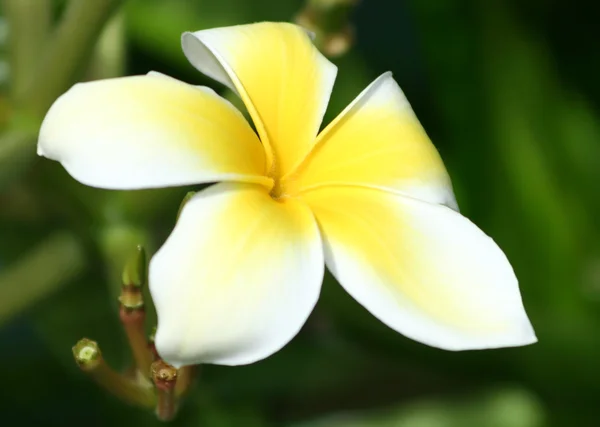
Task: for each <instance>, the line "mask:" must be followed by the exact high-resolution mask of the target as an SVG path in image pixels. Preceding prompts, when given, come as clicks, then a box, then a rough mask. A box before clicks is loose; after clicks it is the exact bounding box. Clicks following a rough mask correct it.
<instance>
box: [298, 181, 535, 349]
mask: <svg viewBox="0 0 600 427" xmlns="http://www.w3.org/2000/svg"><path fill="white" fill-rule="evenodd" d="M303 199H304V200H305V201H306V202H307V203H308V204H309V205H310V206H311V207H312V208H313V210H314V213H315V215H316V218H317V221H318V223H319V226H320V227H321V230H322V233H323V239H324V241H325V259H326V263H327V267H328V268H329V269H330V270H331V272H332V273H333V274H334V275H335V277H336V278H337V279H338V281H339V282H340V284H341V285H342V286H343V287H344V288H345V289H346V290H347V291H348V292H349V293H350V294H351V295H352V296H353V297H354V298H355V299H356V300H357V301H358V302H359V303H361V304H362V305H363V306H364V307H365V308H367V310H369V311H370V312H371V313H372V314H373V315H374V316H376V317H377V318H379V319H380V320H381V321H382V322H384V323H385V324H387V325H388V326H389V327H391V328H393V329H395V330H396V331H398V332H400V333H402V334H404V335H406V336H407V337H409V338H412V339H414V340H417V341H420V342H422V343H425V344H428V345H431V346H434V347H440V348H443V349H447V350H468V349H482V348H494V347H509V346H520V345H526V344H531V343H533V342H535V341H536V337H535V334H534V332H533V329H532V327H531V324H530V323H529V320H528V318H527V315H526V313H525V310H524V308H523V304H522V301H521V296H520V293H519V286H518V283H517V279H516V277H515V275H514V273H513V270H512V268H511V266H510V264H509V263H508V261H507V259H506V257H505V256H504V254H503V253H502V251H501V250H500V248H498V246H497V245H496V244H495V243H494V241H493V240H492V239H490V238H489V237H488V236H486V235H485V234H484V233H483V232H482V231H481V230H479V229H478V228H477V227H476V226H475V225H474V224H472V223H471V222H470V221H469V220H467V219H466V218H465V217H463V216H461V215H460V214H459V213H457V212H455V211H453V210H451V209H449V208H447V207H445V206H441V205H436V204H430V203H426V202H422V201H419V200H416V199H411V198H409V197H405V196H401V195H398V194H394V193H390V192H385V191H382V190H377V189H365V188H357V187H322V188H319V189H315V190H312V191H309V192H306V193H305V194H304V195H303Z"/></svg>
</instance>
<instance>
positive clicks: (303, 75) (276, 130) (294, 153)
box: [182, 22, 337, 175]
mask: <svg viewBox="0 0 600 427" xmlns="http://www.w3.org/2000/svg"><path fill="white" fill-rule="evenodd" d="M182 45H183V51H184V53H185V55H186V56H187V58H188V59H189V60H190V62H191V63H192V65H194V67H196V68H197V69H198V70H200V71H201V72H202V73H204V74H206V75H208V76H210V77H212V78H214V79H215V80H217V81H219V82H221V83H223V84H225V85H227V86H229V87H230V88H231V89H233V90H234V91H236V92H237V93H238V94H239V95H240V96H241V98H242V100H243V101H244V103H245V104H246V107H247V108H248V111H249V112H250V115H251V116H252V119H253V120H254V123H255V125H256V128H257V130H258V133H259V135H260V137H261V140H262V142H263V144H265V146H266V147H267V150H268V155H269V161H270V163H269V167H273V168H274V170H273V173H275V174H278V175H283V174H285V173H287V172H288V171H289V170H291V169H292V167H294V166H295V165H296V164H297V163H299V162H300V160H301V159H302V158H303V157H304V156H305V155H306V153H307V152H308V151H309V150H310V148H311V147H312V145H313V144H314V141H315V137H316V135H317V132H318V131H319V126H320V124H321V120H322V119H323V114H324V113H325V109H326V108H327V103H328V102H329V95H330V94H331V90H332V88H333V83H334V80H335V76H336V73H337V68H336V67H335V65H333V64H332V63H331V62H329V61H328V60H327V59H326V58H325V57H324V56H323V55H321V53H319V51H318V50H317V49H316V48H315V47H314V46H313V44H312V42H311V40H310V37H309V35H308V34H307V33H306V31H305V30H304V29H302V28H301V27H298V26H296V25H293V24H286V23H270V22H263V23H257V24H250V25H239V26H234V27H225V28H216V29H210V30H203V31H198V32H195V33H185V34H184V35H183V37H182Z"/></svg>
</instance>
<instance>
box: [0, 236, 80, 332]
mask: <svg viewBox="0 0 600 427" xmlns="http://www.w3.org/2000/svg"><path fill="white" fill-rule="evenodd" d="M84 265H85V258H84V251H83V248H82V247H81V244H80V243H79V241H78V240H77V239H76V238H75V237H74V236H73V235H71V234H67V233H64V232H61V233H57V234H54V235H52V236H50V237H49V238H47V239H46V240H45V241H43V242H42V243H40V244H39V245H38V246H37V247H36V248H34V249H33V250H32V251H31V252H30V253H28V254H26V255H25V256H24V257H23V258H21V259H20V260H18V261H17V262H16V263H14V264H12V265H11V266H10V267H9V268H8V269H5V270H3V271H2V273H1V274H0V324H2V323H3V322H4V321H6V320H8V319H9V318H11V317H12V316H13V315H15V314H17V313H19V312H21V311H22V310H23V309H25V308H27V307H28V306H30V305H32V304H34V303H35V302H37V301H40V300H42V299H44V298H45V297H47V296H48V295H50V294H51V293H52V292H54V291H56V290H58V289H60V288H61V287H62V286H64V285H65V284H66V283H68V282H69V281H70V280H71V279H73V278H74V277H75V276H77V275H78V274H79V273H80V272H81V271H82V270H83V268H84Z"/></svg>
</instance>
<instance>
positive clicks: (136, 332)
mask: <svg viewBox="0 0 600 427" xmlns="http://www.w3.org/2000/svg"><path fill="white" fill-rule="evenodd" d="M145 277H146V254H145V251H144V248H142V247H141V246H138V247H137V250H136V252H135V254H134V255H133V256H132V257H131V259H130V260H129V261H128V263H127V265H126V266H125V268H124V270H123V284H122V286H121V296H120V297H119V302H120V303H121V305H120V309H119V318H120V319H121V323H122V325H123V329H124V330H125V333H126V335H127V339H128V341H129V346H130V348H131V352H132V353H133V358H134V360H135V364H136V366H137V369H138V371H139V372H140V373H141V374H142V376H143V377H144V378H149V377H150V365H151V364H152V361H153V358H154V357H153V355H152V352H151V351H150V349H149V347H148V341H147V339H146V331H145V322H146V311H145V309H144V297H143V295H142V287H143V285H144V283H145V281H146V279H145Z"/></svg>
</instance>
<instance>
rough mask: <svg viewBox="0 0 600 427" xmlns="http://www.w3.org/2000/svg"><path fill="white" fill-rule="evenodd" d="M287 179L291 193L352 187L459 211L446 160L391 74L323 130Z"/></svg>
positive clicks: (356, 100) (367, 90) (378, 81)
mask: <svg viewBox="0 0 600 427" xmlns="http://www.w3.org/2000/svg"><path fill="white" fill-rule="evenodd" d="M294 180H296V182H293V181H294ZM284 181H286V182H284V185H285V186H286V188H288V189H289V190H290V191H291V192H295V191H302V190H303V189H309V188H313V187H318V186H323V185H333V184H349V185H359V186H366V187H375V188H385V189H388V190H392V191H397V192H399V193H402V194H406V195H409V196H411V197H414V198H417V199H420V200H424V201H427V202H431V203H440V204H445V205H448V206H450V207H452V208H456V201H455V199H454V195H453V192H452V185H451V183H450V178H449V177H448V174H447V172H446V169H445V168H444V164H443V162H442V159H441V158H440V156H439V154H438V152H437V151H436V149H435V147H434V146H433V144H431V141H430V140H429V138H428V137H427V134H426V133H425V131H424V130H423V128H422V127H421V124H420V123H419V121H418V119H417V117H416V116H415V114H414V112H413V111H412V109H411V107H410V104H409V103H408V101H407V100H406V97H405V96H404V94H403V93H402V90H401V89H400V87H399V86H398V84H397V83H396V81H395V80H394V79H393V78H392V74H391V73H385V74H383V75H382V76H381V77H379V78H378V79H376V80H375V81H374V82H373V83H372V84H371V85H370V86H369V87H367V88H366V89H365V90H364V91H363V92H362V93H361V94H360V95H359V96H358V97H357V98H356V99H355V100H354V101H353V102H352V103H351V104H350V105H349V106H348V107H347V108H346V109H345V110H344V111H343V112H342V113H341V114H340V115H339V116H338V117H337V118H336V119H335V120H334V121H333V122H332V123H331V124H330V125H329V126H328V127H327V128H326V129H325V130H323V132H321V134H320V135H319V137H318V140H317V143H316V144H315V147H314V148H313V151H312V152H311V153H310V154H309V156H308V157H307V158H306V159H305V161H304V162H303V164H302V165H301V166H300V168H299V169H298V170H297V171H296V172H295V173H293V174H292V175H291V176H290V177H287V178H284ZM287 181H292V182H290V183H289V184H288V182H287Z"/></svg>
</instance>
